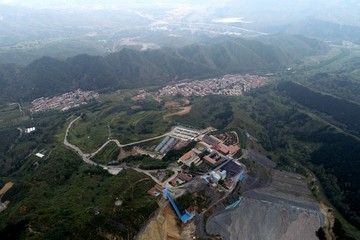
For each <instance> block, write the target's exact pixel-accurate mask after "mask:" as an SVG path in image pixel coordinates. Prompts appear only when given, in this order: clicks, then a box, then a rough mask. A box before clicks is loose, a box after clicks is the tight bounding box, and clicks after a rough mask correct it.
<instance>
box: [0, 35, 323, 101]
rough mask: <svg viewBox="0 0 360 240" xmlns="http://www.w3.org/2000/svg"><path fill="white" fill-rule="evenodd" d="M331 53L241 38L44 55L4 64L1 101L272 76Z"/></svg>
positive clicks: (291, 41) (305, 43)
mask: <svg viewBox="0 0 360 240" xmlns="http://www.w3.org/2000/svg"><path fill="white" fill-rule="evenodd" d="M285 42H286V44H284V43H285ZM300 43H301V44H300ZM295 45H297V46H298V47H296V48H295V47H293V46H295ZM326 50H327V46H326V45H325V44H324V43H322V42H319V41H317V40H310V39H307V38H305V37H301V36H288V35H277V36H273V37H271V36H268V37H267V38H266V41H265V39H259V40H255V39H252V40H249V39H237V40H234V41H228V42H223V43H216V44H212V45H191V46H187V47H184V48H180V49H172V48H164V49H160V50H147V51H137V50H133V49H123V50H121V51H120V52H117V53H114V54H110V55H108V56H105V57H100V56H89V55H78V56H76V57H73V58H69V59H67V60H66V61H60V60H56V59H53V58H49V57H43V58H40V59H38V60H36V61H34V62H32V63H31V64H29V65H28V66H26V67H19V66H14V65H7V66H0V89H1V90H0V91H1V92H0V93H1V94H0V96H1V99H0V101H2V102H6V101H18V100H19V99H23V100H32V99H35V98H38V97H41V96H51V95H55V94H59V93H62V92H66V91H69V90H74V89H77V88H81V89H85V90H90V89H91V90H94V89H95V90H102V89H118V88H133V87H140V86H150V85H161V84H164V83H167V82H170V81H173V80H175V79H186V78H192V79H194V78H198V79H201V78H208V77H213V76H219V75H222V74H227V73H268V72H273V71H279V70H281V69H283V68H286V67H288V66H290V65H292V64H294V63H297V62H299V61H301V59H302V58H303V57H305V56H307V55H314V54H319V53H322V52H324V51H326ZM15 90H16V91H15Z"/></svg>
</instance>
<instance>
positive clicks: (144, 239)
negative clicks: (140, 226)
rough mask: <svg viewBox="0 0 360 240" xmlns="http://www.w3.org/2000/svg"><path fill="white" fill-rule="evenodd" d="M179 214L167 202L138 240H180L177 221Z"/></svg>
mask: <svg viewBox="0 0 360 240" xmlns="http://www.w3.org/2000/svg"><path fill="white" fill-rule="evenodd" d="M176 220H177V216H176V215H175V213H174V211H173V210H172V209H171V207H170V206H169V205H168V204H166V205H165V206H164V207H163V208H162V209H160V211H159V213H158V214H157V215H156V216H155V217H154V218H153V220H151V221H150V222H149V224H148V225H147V226H146V228H145V229H144V231H143V232H142V233H141V234H140V235H139V236H138V238H137V239H138V240H149V239H154V240H155V239H156V240H180V229H179V227H178V226H177V223H176Z"/></svg>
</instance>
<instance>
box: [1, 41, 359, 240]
mask: <svg viewBox="0 0 360 240" xmlns="http://www.w3.org/2000/svg"><path fill="white" fill-rule="evenodd" d="M264 39H265V38H264ZM264 39H263V40H256V41H250V40H248V39H247V40H244V39H242V40H239V41H230V42H226V43H218V44H215V45H203V46H199V45H192V46H187V47H184V48H181V49H168V50H169V51H164V50H162V49H161V50H159V49H157V50H147V51H142V52H139V51H135V50H130V49H125V50H122V51H121V52H118V53H115V54H112V55H108V56H105V57H94V56H87V55H80V56H76V57H74V58H70V59H67V60H64V61H60V60H56V59H50V58H43V59H40V60H37V61H35V62H33V63H31V64H30V65H29V66H25V67H20V68H19V67H15V68H14V67H10V68H2V69H0V70H1V71H0V72H1V74H2V75H1V78H0V80H1V81H0V84H2V85H1V86H3V87H4V88H1V90H0V91H3V93H4V94H2V95H1V101H2V103H3V105H1V111H0V122H1V126H0V136H1V138H0V139H1V144H0V148H1V152H0V159H1V161H0V175H1V176H2V177H1V179H0V187H1V188H2V189H3V187H5V190H7V191H6V192H5V191H2V192H1V194H0V196H1V199H0V200H1V203H5V202H6V203H7V204H6V208H4V207H3V205H1V206H2V209H1V210H2V211H1V213H0V214H1V216H2V218H0V237H1V238H3V237H4V239H6V238H8V237H9V236H17V237H18V238H25V239H27V238H29V239H32V238H36V239H59V238H70V239H97V238H99V237H101V238H113V239H134V238H138V239H146V237H147V236H154V237H159V236H161V237H163V238H164V237H165V236H167V237H168V238H172V239H182V238H186V237H196V238H198V239H219V237H221V238H222V239H231V240H232V239H239V238H246V239H262V238H265V237H269V238H271V239H289V237H290V236H291V237H293V238H294V239H303V238H304V236H305V238H306V239H318V238H319V235H321V234H324V235H325V236H336V237H337V238H338V239H358V238H359V236H360V235H359V234H360V232H359V230H358V226H359V214H358V213H359V205H358V204H357V199H358V197H359V196H358V195H359V193H358V189H359V185H358V183H359V177H358V174H357V169H358V168H359V166H358V165H359V161H358V160H359V156H360V155H359V151H360V150H359V149H360V147H358V146H360V142H359V137H360V135H359V126H358V121H357V120H358V118H357V117H358V116H359V114H358V112H359V99H358V94H357V89H358V85H359V80H360V77H359V75H358V71H357V69H356V66H357V60H358V57H359V53H358V51H357V50H356V49H354V46H353V45H351V47H349V48H345V49H343V48H339V47H338V46H335V47H334V46H328V45H325V44H323V43H321V42H320V41H317V40H314V41H312V40H307V39H304V38H302V37H299V36H295V37H294V36H291V37H289V38H287V37H286V36H276V37H269V38H267V40H264ZM284 39H288V41H290V42H296V43H299V42H301V43H302V45H301V46H302V47H301V49H302V50H304V49H307V50H308V53H303V52H302V50H301V49H300V50H299V48H298V49H295V50H293V51H288V50H287V51H286V50H285V49H286V46H285V44H283V45H282V46H280V47H277V46H276V44H270V45H267V44H264V43H263V41H275V42H277V43H279V42H284V41H285V40H284ZM289 44H290V43H289ZM317 44H319V45H317ZM314 45H316V46H315V47H314ZM254 46H256V47H254ZM219 49H220V50H219ZM259 49H262V50H264V51H265V50H266V51H269V52H270V53H269V55H267V54H264V52H263V51H262V50H259ZM219 52H221V54H220V53H219ZM235 52H237V54H235ZM254 52H255V54H254ZM309 52H310V53H309ZM194 53H197V54H194ZM219 54H220V55H219ZM239 56H241V57H239ZM220 58H223V59H230V60H229V61H225V60H219V59H220ZM164 59H166V60H164ZM345 63H346V64H345ZM118 66H121V68H119V67H118ZM336 66H338V67H336ZM331 69H333V71H331ZM345 70H346V71H345ZM54 71H55V73H58V74H53V75H51V76H49V75H50V74H48V73H50V72H52V73H54ZM13 73H16V74H15V75H12V74H13ZM270 73H271V74H270ZM28 74H29V75H28ZM10 76H16V79H17V80H18V83H19V84H20V85H19V86H20V88H19V89H21V90H22V91H20V90H19V92H17V93H16V94H12V92H11V91H10V90H11V89H15V88H16V87H17V86H15V85H13V83H12V82H11V81H10V80H9V79H11V77H10ZM24 76H29V77H24ZM75 79H76V80H75ZM68 83H71V84H70V85H71V86H70V85H68ZM43 84H45V85H43ZM49 86H52V87H51V88H49ZM337 86H339V88H338V87H337ZM79 87H81V89H83V90H77V92H72V91H75V90H76V89H78V88H79ZM13 95H14V96H13ZM39 97H43V98H42V100H49V101H50V102H46V103H44V102H42V100H41V101H40V100H36V101H35V102H34V99H37V98H39ZM45 98H48V99H45ZM64 100H69V101H70V102H71V103H69V102H66V101H64ZM14 102H16V103H14ZM39 102H41V104H39ZM82 102H87V104H82ZM32 103H33V104H36V103H38V104H37V105H36V106H38V107H37V108H36V109H39V110H35V108H34V105H32ZM60 103H61V104H65V105H61V104H60ZM29 129H30V130H29ZM9 182H12V183H13V186H12V187H11V188H9V187H7V186H8V185H7V183H9ZM164 189H167V190H168V191H169V195H166V194H165V192H164ZM163 195H165V197H166V198H164V197H163ZM169 196H171V198H174V202H175V203H176V207H175V206H174V205H175V204H173V202H172V200H171V198H170V197H169ZM170 204H171V205H170ZM176 209H178V210H179V213H180V214H178V213H177V211H176ZM184 216H185V217H186V218H184ZM188 216H189V218H187V217H188ZM59 219H60V220H59ZM309 226H310V227H309ZM269 233H271V235H269ZM304 234H305V235H304ZM184 236H186V237H184Z"/></svg>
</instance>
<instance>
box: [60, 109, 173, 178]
mask: <svg viewBox="0 0 360 240" xmlns="http://www.w3.org/2000/svg"><path fill="white" fill-rule="evenodd" d="M81 116H82V114H81V115H80V116H78V117H77V118H75V119H74V120H72V121H71V122H70V124H69V126H68V127H67V129H66V132H65V137H64V145H65V146H67V147H69V148H71V149H72V150H74V151H75V152H76V153H77V154H78V155H79V156H80V157H81V159H82V160H83V161H84V162H85V163H87V164H90V165H93V166H97V167H101V168H103V169H104V170H107V171H108V172H109V173H110V174H113V175H117V174H118V173H119V172H120V171H121V170H122V169H123V168H122V167H120V166H108V165H104V164H99V163H97V162H94V161H92V160H91V157H92V156H94V155H96V154H97V153H99V152H100V151H101V150H102V149H103V148H104V147H105V146H106V145H107V144H109V143H110V142H114V143H115V144H116V145H117V146H118V147H119V148H121V147H126V146H132V145H136V144H139V143H144V142H148V141H152V140H156V139H159V138H163V137H165V136H168V135H169V134H170V132H168V133H165V134H163V135H161V136H157V137H153V138H148V139H144V140H141V141H137V142H132V143H127V144H121V143H120V142H119V141H118V140H116V139H110V140H108V141H107V142H105V143H104V144H103V145H102V146H101V147H100V148H99V149H98V150H96V151H95V152H93V153H90V154H89V153H84V152H83V151H82V150H81V149H80V148H79V147H77V146H75V145H74V144H71V143H70V142H69V141H68V140H67V138H68V135H69V131H70V129H71V127H72V125H73V124H74V122H76V121H77V120H79V119H80V118H81ZM133 169H134V170H136V171H138V172H142V173H145V174H146V175H148V176H149V177H151V178H152V179H153V180H154V181H155V182H156V183H158V184H160V185H163V184H162V183H160V182H159V181H158V180H157V179H156V178H155V177H154V176H152V175H151V174H150V173H149V172H147V171H145V170H141V169H138V168H133ZM176 173H177V172H176Z"/></svg>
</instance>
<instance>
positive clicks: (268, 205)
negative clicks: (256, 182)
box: [206, 170, 324, 240]
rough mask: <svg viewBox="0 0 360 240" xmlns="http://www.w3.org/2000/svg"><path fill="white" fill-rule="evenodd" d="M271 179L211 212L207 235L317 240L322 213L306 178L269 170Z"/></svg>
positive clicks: (228, 238)
mask: <svg viewBox="0 0 360 240" xmlns="http://www.w3.org/2000/svg"><path fill="white" fill-rule="evenodd" d="M270 173H271V177H272V178H271V179H272V180H271V182H270V183H268V184H267V185H266V186H263V187H259V188H255V189H252V190H249V191H246V192H244V193H243V196H244V198H243V200H242V201H241V203H240V204H239V205H238V206H237V207H235V208H232V209H227V210H223V211H220V212H218V213H216V214H214V215H212V216H211V217H210V218H209V219H208V221H207V224H206V231H207V233H208V234H215V235H220V236H221V237H222V238H223V239H224V240H237V239H247V240H252V239H253V240H257V239H268V240H285V239H286V240H289V239H291V240H304V239H306V240H312V239H314V240H316V239H318V238H317V237H316V234H315V232H316V231H317V230H318V229H319V228H320V227H321V226H323V221H324V219H323V215H322V213H321V212H320V209H319V205H318V204H317V203H316V201H315V199H314V197H313V196H312V194H311V192H310V190H309V189H308V188H307V186H306V179H305V178H304V177H303V176H301V175H298V174H294V173H289V172H283V171H278V170H271V171H270Z"/></svg>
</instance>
